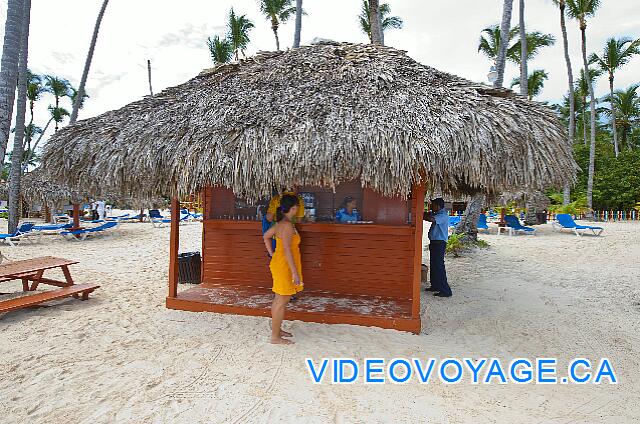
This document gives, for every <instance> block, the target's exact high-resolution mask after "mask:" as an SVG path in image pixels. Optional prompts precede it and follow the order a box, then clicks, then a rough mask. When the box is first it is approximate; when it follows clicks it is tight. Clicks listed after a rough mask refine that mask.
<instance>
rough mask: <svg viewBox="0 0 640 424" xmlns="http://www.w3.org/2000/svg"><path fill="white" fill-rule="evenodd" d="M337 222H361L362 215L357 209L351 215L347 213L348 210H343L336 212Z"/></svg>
mask: <svg viewBox="0 0 640 424" xmlns="http://www.w3.org/2000/svg"><path fill="white" fill-rule="evenodd" d="M336 221H338V222H354V221H361V219H360V214H359V213H358V211H357V210H356V209H354V210H353V211H352V212H351V213H348V212H347V208H341V209H338V210H337V211H336Z"/></svg>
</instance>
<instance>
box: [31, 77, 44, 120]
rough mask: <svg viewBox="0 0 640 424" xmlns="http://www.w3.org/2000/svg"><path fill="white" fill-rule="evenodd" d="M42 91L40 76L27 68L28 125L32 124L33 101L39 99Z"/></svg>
mask: <svg viewBox="0 0 640 424" xmlns="http://www.w3.org/2000/svg"><path fill="white" fill-rule="evenodd" d="M44 92H45V88H44V87H43V86H42V77H40V75H36V74H33V73H31V71H29V70H27V100H29V112H31V120H30V121H29V125H31V124H33V107H34V105H35V102H37V101H38V100H40V97H41V96H42V93H44Z"/></svg>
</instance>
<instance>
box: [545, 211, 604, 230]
mask: <svg viewBox="0 0 640 424" xmlns="http://www.w3.org/2000/svg"><path fill="white" fill-rule="evenodd" d="M551 226H552V227H553V228H554V229H556V228H558V229H559V230H560V232H562V230H573V232H574V233H575V234H576V235H577V236H581V235H583V234H584V232H585V231H591V233H592V234H593V235H594V236H599V235H600V234H602V232H603V231H604V228H602V227H594V226H592V225H578V224H576V222H575V221H574V220H573V218H572V217H571V215H569V214H568V213H559V214H557V215H556V221H554V222H553V223H552V224H551Z"/></svg>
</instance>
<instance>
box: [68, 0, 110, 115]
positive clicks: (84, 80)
mask: <svg viewBox="0 0 640 424" xmlns="http://www.w3.org/2000/svg"><path fill="white" fill-rule="evenodd" d="M108 4H109V0H104V1H103V2H102V7H101V8H100V12H99V13H98V19H96V24H95V26H94V27H93V36H92V37H91V44H89V52H88V53H87V59H86V60H85V62H84V69H83V70H82V78H80V86H79V87H78V92H79V93H80V95H79V96H77V97H76V99H75V100H74V102H73V107H72V109H71V118H70V119H69V123H70V124H75V123H76V120H77V119H78V111H79V110H80V103H81V102H84V99H85V97H84V87H85V85H86V84H87V77H88V76H89V68H90V67H91V60H92V59H93V52H94V51H95V49H96V42H97V41H98V32H99V31H100V24H101V23H102V18H103V17H104V11H105V9H106V8H107V5H108Z"/></svg>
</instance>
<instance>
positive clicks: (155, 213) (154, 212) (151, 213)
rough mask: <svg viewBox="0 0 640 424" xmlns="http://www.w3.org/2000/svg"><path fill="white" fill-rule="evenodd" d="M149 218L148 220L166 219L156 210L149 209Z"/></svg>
mask: <svg viewBox="0 0 640 424" xmlns="http://www.w3.org/2000/svg"><path fill="white" fill-rule="evenodd" d="M149 218H150V219H166V217H164V216H162V214H160V211H159V210H158V209H149Z"/></svg>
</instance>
